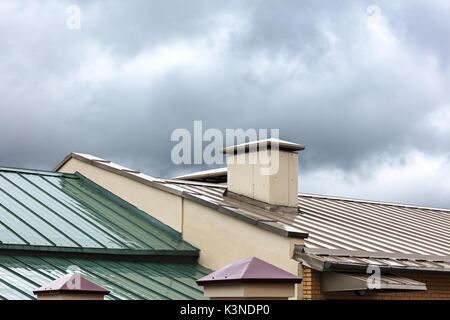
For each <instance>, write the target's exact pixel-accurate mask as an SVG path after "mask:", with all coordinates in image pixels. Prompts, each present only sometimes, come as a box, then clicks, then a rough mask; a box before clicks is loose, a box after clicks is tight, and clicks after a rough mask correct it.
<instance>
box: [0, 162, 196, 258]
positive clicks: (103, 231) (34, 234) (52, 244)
mask: <svg viewBox="0 0 450 320" xmlns="http://www.w3.org/2000/svg"><path fill="white" fill-rule="evenodd" d="M0 231H1V232H0V248H11V247H14V248H19V249H27V248H28V249H30V248H31V247H32V249H33V250H35V249H36V248H38V247H39V248H40V250H45V249H48V250H52V251H55V250H57V249H58V248H63V249H62V250H64V251H70V250H71V249H73V250H75V251H86V249H89V250H90V252H102V253H108V254H112V253H114V252H118V253H124V252H131V253H132V252H134V251H137V250H139V251H140V252H141V254H142V253H148V254H152V253H153V254H155V252H159V253H164V254H168V253H170V252H172V253H173V252H177V251H178V252H180V251H182V252H185V253H186V252H187V253H189V252H190V253H191V254H192V255H195V254H196V253H197V252H198V250H197V249H196V248H194V247H192V246H191V245H189V244H188V243H186V242H184V241H183V240H182V239H181V236H180V234H179V233H178V232H176V231H175V230H173V229H171V228H169V227H167V226H166V225H164V224H162V223H161V222H159V221H158V220H156V219H154V218H152V217H151V216H150V215H148V214H146V213H144V212H142V211H140V210H138V209H137V208H135V207H133V206H131V205H129V204H128V203H126V202H125V201H123V200H121V199H120V198H118V197H116V196H114V195H113V194H112V193H110V192H108V191H106V190H104V189H102V188H100V187H99V186H97V185H95V184H94V183H92V182H91V181H89V180H87V179H86V178H84V177H82V176H81V175H78V174H61V173H53V172H45V171H33V170H22V169H11V168H0Z"/></svg>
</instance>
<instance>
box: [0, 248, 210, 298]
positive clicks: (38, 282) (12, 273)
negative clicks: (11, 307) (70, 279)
mask: <svg viewBox="0 0 450 320" xmlns="http://www.w3.org/2000/svg"><path fill="white" fill-rule="evenodd" d="M75 268H76V269H77V270H79V272H80V274H81V275H82V276H83V277H85V278H86V279H88V280H90V281H92V282H94V283H96V284H98V285H100V286H101V287H103V288H105V289H107V290H109V291H111V293H110V294H109V295H107V296H106V297H105V299H108V300H143V299H152V300H172V299H195V300H197V299H205V298H204V296H203V290H202V289H201V287H199V286H197V284H196V283H195V280H196V279H199V278H201V277H203V276H205V275H206V274H208V273H210V272H211V270H208V269H206V268H203V267H201V266H199V265H197V264H179V263H157V262H130V261H112V260H102V259H89V260H88V259H80V258H56V257H45V256H40V257H32V256H20V255H0V300H5V299H7V300H30V299H35V298H36V297H35V295H34V294H33V292H32V291H33V290H36V289H37V288H39V287H41V286H42V285H45V284H47V283H49V282H51V281H53V280H55V279H57V278H59V277H61V276H63V275H65V274H67V270H68V269H69V270H74V269H75Z"/></svg>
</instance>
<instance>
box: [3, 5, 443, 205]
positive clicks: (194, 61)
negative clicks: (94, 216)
mask: <svg viewBox="0 0 450 320" xmlns="http://www.w3.org/2000/svg"><path fill="white" fill-rule="evenodd" d="M70 4H77V5H79V6H80V8H81V29H80V30H68V29H67V27H66V19H67V13H66V9H67V7H68V6H69V5H70ZM373 4H374V3H373V2H370V1H359V2H352V3H350V2H347V1H345V2H344V1H332V2H331V1H327V2H321V1H276V2H275V1H274V2H267V1H245V2H244V1H227V2H225V1H195V2H194V1H136V0H133V1H127V2H123V1H108V2H102V1H79V2H77V1H71V2H63V1H60V2H55V1H40V2H37V1H23V2H17V1H2V2H1V3H0V16H1V19H0V74H1V76H0V96H1V97H2V98H1V118H0V136H1V139H2V140H1V141H0V164H2V165H9V166H18V167H32V168H46V169H48V168H51V167H53V166H54V165H55V164H56V163H57V162H58V161H59V160H60V159H62V158H63V157H64V156H65V155H66V154H67V153H69V152H71V151H77V152H84V153H92V154H95V155H98V156H101V157H104V158H108V159H111V160H114V161H116V162H119V163H122V164H124V165H127V166H131V167H133V168H136V169H140V170H144V171H146V172H147V173H149V174H153V175H160V176H171V175H174V174H178V173H180V172H183V171H186V170H187V171H192V170H196V169H200V167H195V168H191V167H189V168H179V167H176V166H175V165H173V164H172V163H171V162H170V150H171V148H172V147H173V145H174V143H171V142H170V135H171V133H172V131H173V130H174V129H176V128H187V129H190V130H192V128H193V121H194V120H202V121H203V126H204V129H207V128H219V129H221V130H225V129H226V128H239V127H241V128H280V133H281V138H283V139H286V140H292V141H296V142H301V143H304V144H305V145H306V146H307V150H306V151H304V152H303V153H302V162H301V168H302V169H301V170H302V171H301V172H302V174H301V175H303V174H305V176H308V175H309V176H311V177H312V176H313V175H314V174H315V173H316V172H322V171H326V172H334V171H333V170H338V171H339V172H344V175H346V176H348V177H356V178H355V179H362V180H360V181H359V180H358V181H359V182H358V183H360V184H361V185H362V184H363V183H364V181H372V180H373V181H375V180H376V179H377V178H376V177H375V178H374V175H375V176H376V172H378V174H381V173H379V172H386V171H382V170H381V169H380V168H385V166H386V165H394V166H396V167H397V168H399V170H401V169H402V168H407V167H408V165H411V164H410V162H408V161H409V160H408V159H410V158H411V154H413V153H414V152H416V151H419V152H422V153H424V154H427V155H428V156H430V157H431V160H429V161H432V160H433V159H444V158H445V157H448V150H449V147H450V139H448V138H447V137H448V134H449V133H450V131H449V130H448V129H447V128H448V126H447V120H448V121H450V111H449V108H450V102H449V101H450V100H449V93H450V90H449V89H450V88H449V83H450V82H449V80H450V79H449V65H448V61H447V60H448V56H449V50H450V49H449V48H450V47H449V46H448V41H447V39H448V30H449V22H448V21H450V19H448V18H449V16H450V8H449V5H448V4H447V2H446V1H430V2H427V3H422V4H420V3H418V2H415V3H414V4H411V3H410V2H407V1H398V2H395V3H393V2H392V1H377V2H376V5H377V6H378V8H379V15H378V12H376V13H377V14H376V16H373V12H372V11H370V10H369V11H368V7H369V6H370V5H373ZM420 159H421V158H420ZM424 161H425V160H424ZM427 161H428V160H427ZM444 162H445V161H444ZM446 166H447V167H445V168H448V166H449V164H448V163H446ZM380 170H381V171H380ZM383 170H384V169H383ZM386 170H387V169H386ZM315 177H316V176H315ZM327 177H328V176H327ZM311 179H312V178H311ZM348 179H350V178H348ZM348 179H347V180H348ZM370 179H372V180H370ZM374 179H375V180H374ZM306 180H308V179H306ZM308 181H309V180H308ZM348 181H350V180H348ZM348 181H347V182H348ZM347 182H342V181H337V182H336V186H342V189H344V184H345V183H347ZM305 183H306V182H305ZM311 186H312V184H311ZM345 186H347V185H345ZM438 187H439V188H440V189H441V190H442V185H439V186H436V187H435V188H436V190H434V189H433V188H431V189H430V190H431V191H430V192H440V193H441V194H442V193H443V192H442V191H439V190H437V188H438ZM445 187H448V186H444V189H445ZM311 188H312V187H311ZM355 188H357V187H355ZM366 189H367V193H368V194H367V196H366V197H368V198H371V195H370V194H369V193H370V192H373V189H370V188H366ZM446 190H447V191H448V192H450V187H448V188H447V189H446ZM306 191H307V190H306ZM332 191H336V192H337V193H339V187H337V188H336V190H332ZM392 192H393V193H395V192H394V190H393V191H392ZM445 192H446V191H444V194H445ZM397 194H398V195H399V193H397ZM380 196H384V195H380ZM399 197H400V195H399ZM423 197H424V199H421V201H422V202H423V203H428V204H430V203H431V202H433V203H431V204H439V205H446V206H450V203H448V200H442V199H441V198H439V199H436V198H434V197H431V196H430V197H428V198H427V196H423ZM401 198H402V199H406V200H411V201H413V200H414V199H415V198H416V193H414V192H411V193H410V194H407V195H401ZM447 198H448V197H447ZM413 202H416V201H413Z"/></svg>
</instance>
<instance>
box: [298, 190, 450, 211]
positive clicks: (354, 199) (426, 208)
mask: <svg viewBox="0 0 450 320" xmlns="http://www.w3.org/2000/svg"><path fill="white" fill-rule="evenodd" d="M298 196H299V197H300V198H306V197H309V198H317V199H327V200H342V201H349V202H357V203H368V204H378V205H385V206H394V207H401V208H410V209H424V210H432V211H442V212H450V208H436V207H427V206H417V205H413V204H405V203H396V202H386V201H376V200H365V199H357V198H350V197H348V198H347V197H339V196H328V195H320V194H312V193H299V194H298Z"/></svg>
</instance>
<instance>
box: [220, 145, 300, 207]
mask: <svg viewBox="0 0 450 320" xmlns="http://www.w3.org/2000/svg"><path fill="white" fill-rule="evenodd" d="M304 149H305V147H304V146H302V145H300V144H296V143H292V142H288V141H283V140H278V139H266V140H259V141H253V142H248V143H244V144H239V145H234V146H231V147H228V148H225V149H223V150H222V153H225V154H226V155H227V167H228V173H227V174H228V177H227V181H228V188H227V191H226V195H227V196H229V197H232V198H237V199H241V200H244V199H246V200H247V201H248V202H250V203H252V204H254V205H257V206H262V207H264V208H266V209H268V210H270V211H281V212H287V213H298V209H297V201H298V200H297V199H298V153H297V151H299V150H304Z"/></svg>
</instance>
